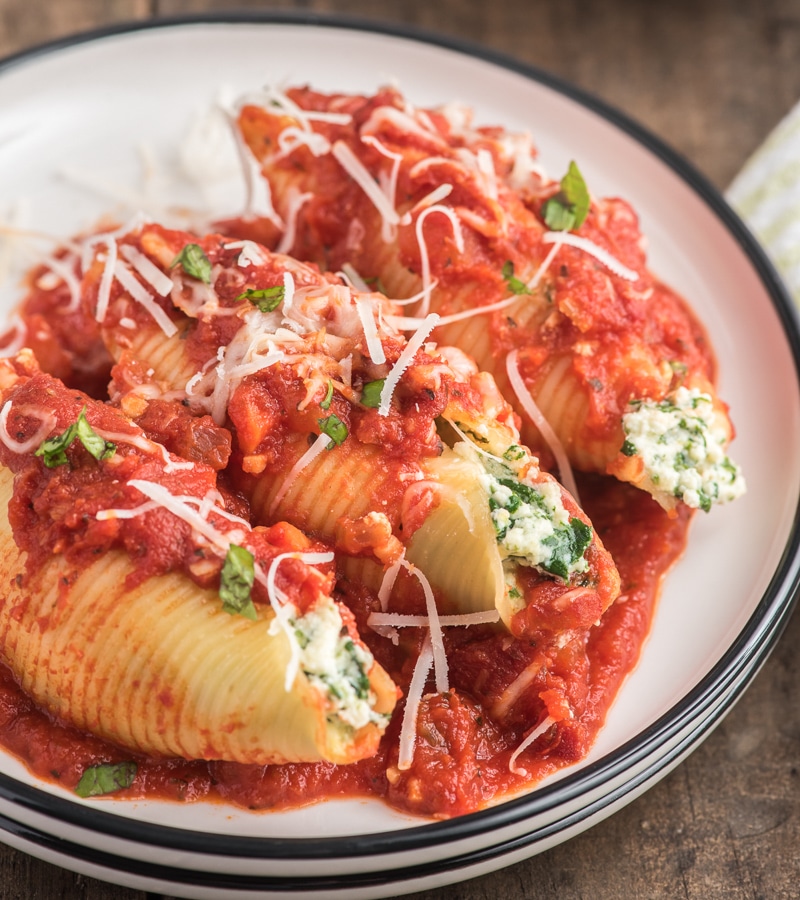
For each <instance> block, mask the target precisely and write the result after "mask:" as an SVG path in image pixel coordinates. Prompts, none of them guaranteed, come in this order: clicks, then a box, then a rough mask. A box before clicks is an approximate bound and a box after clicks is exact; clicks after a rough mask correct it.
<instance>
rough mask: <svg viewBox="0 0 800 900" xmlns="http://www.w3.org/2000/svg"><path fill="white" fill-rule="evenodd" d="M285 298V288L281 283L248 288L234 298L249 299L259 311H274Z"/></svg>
mask: <svg viewBox="0 0 800 900" xmlns="http://www.w3.org/2000/svg"><path fill="white" fill-rule="evenodd" d="M285 298H286V288H285V287H284V286H283V285H282V284H276V285H275V286H274V287H268V288H258V289H256V288H248V289H247V290H246V291H243V292H242V293H241V294H239V296H238V297H237V298H236V299H237V300H249V301H250V303H252V304H253V306H255V307H256V308H257V309H258V310H259V312H262V313H270V312H274V311H275V310H276V309H277V308H278V307H279V306H280V305H281V303H283V301H284V299H285Z"/></svg>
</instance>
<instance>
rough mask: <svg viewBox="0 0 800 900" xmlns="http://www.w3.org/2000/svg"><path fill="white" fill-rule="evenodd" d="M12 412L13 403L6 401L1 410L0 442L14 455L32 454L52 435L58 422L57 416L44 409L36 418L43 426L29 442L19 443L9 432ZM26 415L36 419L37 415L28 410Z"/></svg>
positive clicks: (40, 426)
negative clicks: (9, 415) (9, 419)
mask: <svg viewBox="0 0 800 900" xmlns="http://www.w3.org/2000/svg"><path fill="white" fill-rule="evenodd" d="M10 412H11V401H10V400H6V402H5V404H4V405H3V408H2V410H0V441H2V442H3V443H4V444H5V445H6V447H8V449H9V450H10V451H11V452H12V453H30V451H31V450H34V449H36V448H37V447H38V446H39V445H40V444H41V443H42V441H43V440H44V439H45V438H46V437H47V435H48V434H50V432H51V431H52V430H53V428H54V427H55V426H56V423H57V421H58V420H57V419H56V417H55V415H54V414H53V413H52V412H50V411H49V410H46V409H42V410H40V411H37V412H38V414H37V415H36V416H35V417H36V418H39V419H40V420H41V424H40V425H39V427H38V428H37V429H36V431H35V432H34V434H32V435H31V437H29V438H28V440H27V441H18V440H17V439H16V438H14V437H12V436H11V435H10V434H9V431H8V414H9V413H10ZM25 415H27V416H31V417H34V415H35V414H34V412H33V411H27V410H26V411H25Z"/></svg>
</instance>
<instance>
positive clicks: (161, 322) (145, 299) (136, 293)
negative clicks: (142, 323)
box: [113, 260, 178, 337]
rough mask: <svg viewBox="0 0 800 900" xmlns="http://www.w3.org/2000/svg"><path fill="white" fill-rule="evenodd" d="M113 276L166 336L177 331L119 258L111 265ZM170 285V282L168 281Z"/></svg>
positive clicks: (170, 335) (170, 320)
mask: <svg viewBox="0 0 800 900" xmlns="http://www.w3.org/2000/svg"><path fill="white" fill-rule="evenodd" d="M113 272H114V277H115V278H116V279H117V281H118V282H119V283H120V284H121V285H122V287H123V288H124V289H125V290H126V291H127V292H128V293H129V294H130V296H131V298H132V299H133V300H135V301H136V302H137V303H139V304H140V305H141V306H143V307H144V308H145V309H146V310H147V312H148V313H150V315H151V316H152V317H153V319H154V320H155V323H156V325H158V327H159V328H160V329H161V330H162V331H163V332H164V334H165V335H166V336H167V337H172V336H173V335H175V334H177V333H178V326H177V325H176V324H175V323H174V322H173V321H172V319H170V317H169V316H168V315H167V314H166V313H165V312H164V310H163V309H162V308H161V307H160V306H159V305H158V303H156V301H155V299H154V298H153V295H152V294H151V293H150V292H149V291H148V290H147V289H146V288H145V287H144V286H143V285H142V284H141V282H140V281H138V280H137V278H136V276H135V275H134V274H133V273H132V272H131V271H130V270H129V269H128V268H127V267H126V266H124V265H123V264H122V263H121V262H120V261H119V260H115V262H114V266H113ZM170 285H172V282H171V281H170Z"/></svg>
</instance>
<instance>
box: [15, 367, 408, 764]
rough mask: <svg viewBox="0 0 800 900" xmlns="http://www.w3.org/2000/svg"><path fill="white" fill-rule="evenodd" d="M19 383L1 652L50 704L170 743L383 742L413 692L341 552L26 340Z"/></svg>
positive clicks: (171, 746)
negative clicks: (397, 671) (250, 512)
mask: <svg viewBox="0 0 800 900" xmlns="http://www.w3.org/2000/svg"><path fill="white" fill-rule="evenodd" d="M0 391H1V393H2V412H0V462H1V463H2V468H1V469H0V494H1V495H2V513H0V570H2V581H3V584H4V585H6V588H5V589H4V592H3V595H2V598H0V659H2V662H3V663H5V665H7V666H8V667H9V669H10V670H11V671H12V672H13V674H14V675H15V677H16V678H17V680H18V681H19V683H20V685H21V686H22V688H23V689H24V690H25V691H26V692H27V693H28V695H29V696H30V697H31V698H33V700H34V701H35V702H36V703H37V704H39V705H40V706H41V707H42V708H44V709H46V710H48V711H49V712H50V713H51V714H52V715H55V716H57V717H59V718H61V719H62V720H64V721H66V722H69V723H70V724H72V725H74V726H76V727H78V728H79V729H82V730H85V731H88V732H90V733H92V734H95V735H97V736H99V737H102V738H104V739H107V740H110V741H112V742H113V743H115V744H117V745H119V746H121V747H124V748H127V749H128V750H130V751H132V752H134V753H143V754H147V755H150V756H162V757H163V756H168V757H184V758H186V759H222V760H229V761H235V762H242V763H258V764H261V765H263V764H267V763H284V762H299V761H317V760H327V761H330V762H334V763H348V762H352V761H354V760H357V759H361V758H363V757H365V756H370V755H372V754H373V753H374V752H375V751H376V749H377V746H378V742H379V740H380V737H381V734H382V733H383V731H384V730H385V727H386V725H387V723H388V720H389V716H390V714H391V711H392V708H393V706H394V703H395V701H396V699H397V689H396V687H395V686H394V684H393V682H392V681H391V679H390V678H389V676H388V675H387V674H386V673H385V672H384V671H383V670H382V669H381V667H380V666H379V665H378V664H377V663H376V662H375V661H374V659H373V657H372V654H371V653H370V651H369V650H368V649H367V647H366V646H365V645H364V644H363V642H362V641H361V640H360V638H359V636H358V634H357V632H356V630H355V626H354V623H353V619H352V615H351V614H350V613H349V611H348V610H347V608H346V607H344V606H342V605H341V604H340V603H338V602H336V601H335V600H334V599H333V597H332V595H331V586H332V576H331V573H330V567H329V566H327V565H325V564H326V563H327V561H329V559H330V553H328V552H326V551H325V548H322V547H320V546H319V545H317V544H314V543H313V542H312V541H310V540H309V539H308V538H306V537H305V536H304V535H302V534H301V533H300V532H299V531H298V530H297V529H296V528H293V527H291V526H289V525H287V524H286V523H278V524H276V525H274V526H273V527H271V528H252V527H251V526H250V524H249V522H248V520H247V518H246V516H245V513H246V510H245V509H244V508H243V505H242V502H241V501H237V500H236V499H235V498H234V497H233V496H232V495H229V494H227V493H226V492H225V491H224V490H221V489H220V486H219V485H218V483H217V475H216V471H215V470H214V469H212V468H211V467H210V466H207V465H204V464H202V463H196V462H191V461H186V460H184V459H181V458H180V457H177V456H175V455H172V454H169V453H168V452H167V451H166V450H165V449H164V448H163V447H162V446H161V445H158V444H156V443H155V442H153V441H151V440H150V439H148V438H147V437H146V436H145V435H144V433H143V432H142V430H141V429H140V428H138V427H136V426H134V425H132V424H131V423H130V422H129V421H128V420H127V419H126V417H125V416H123V415H122V414H121V413H120V412H119V411H118V410H116V409H114V408H113V407H111V406H109V405H108V404H103V403H99V402H95V401H92V400H90V399H89V398H88V397H87V396H86V395H83V394H80V393H79V392H77V391H75V390H68V389H66V388H65V387H64V386H63V385H62V384H61V382H59V381H58V380H56V379H54V378H52V377H50V376H47V375H44V374H42V373H41V372H39V371H38V370H37V367H36V365H35V364H34V362H33V361H32V358H31V356H30V354H29V353H26V352H25V351H23V353H22V354H20V356H18V357H17V358H16V359H15V360H4V361H3V362H2V365H1V367H0Z"/></svg>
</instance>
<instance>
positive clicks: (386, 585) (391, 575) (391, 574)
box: [378, 551, 405, 612]
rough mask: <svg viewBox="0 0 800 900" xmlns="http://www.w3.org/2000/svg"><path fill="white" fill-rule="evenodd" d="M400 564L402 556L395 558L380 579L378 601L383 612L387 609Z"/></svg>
mask: <svg viewBox="0 0 800 900" xmlns="http://www.w3.org/2000/svg"><path fill="white" fill-rule="evenodd" d="M404 552H405V551H404ZM401 566H402V557H400V558H399V559H396V560H395V561H394V562H393V563H392V564H391V565H390V566H389V568H388V569H387V570H386V572H384V575H383V580H382V581H381V586H380V588H379V590H378V602H379V603H380V605H381V609H382V610H383V612H386V611H387V610H388V609H389V597H390V596H391V593H392V590H393V589H394V583H395V581H397V576H398V574H399V572H400V569H401Z"/></svg>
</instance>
